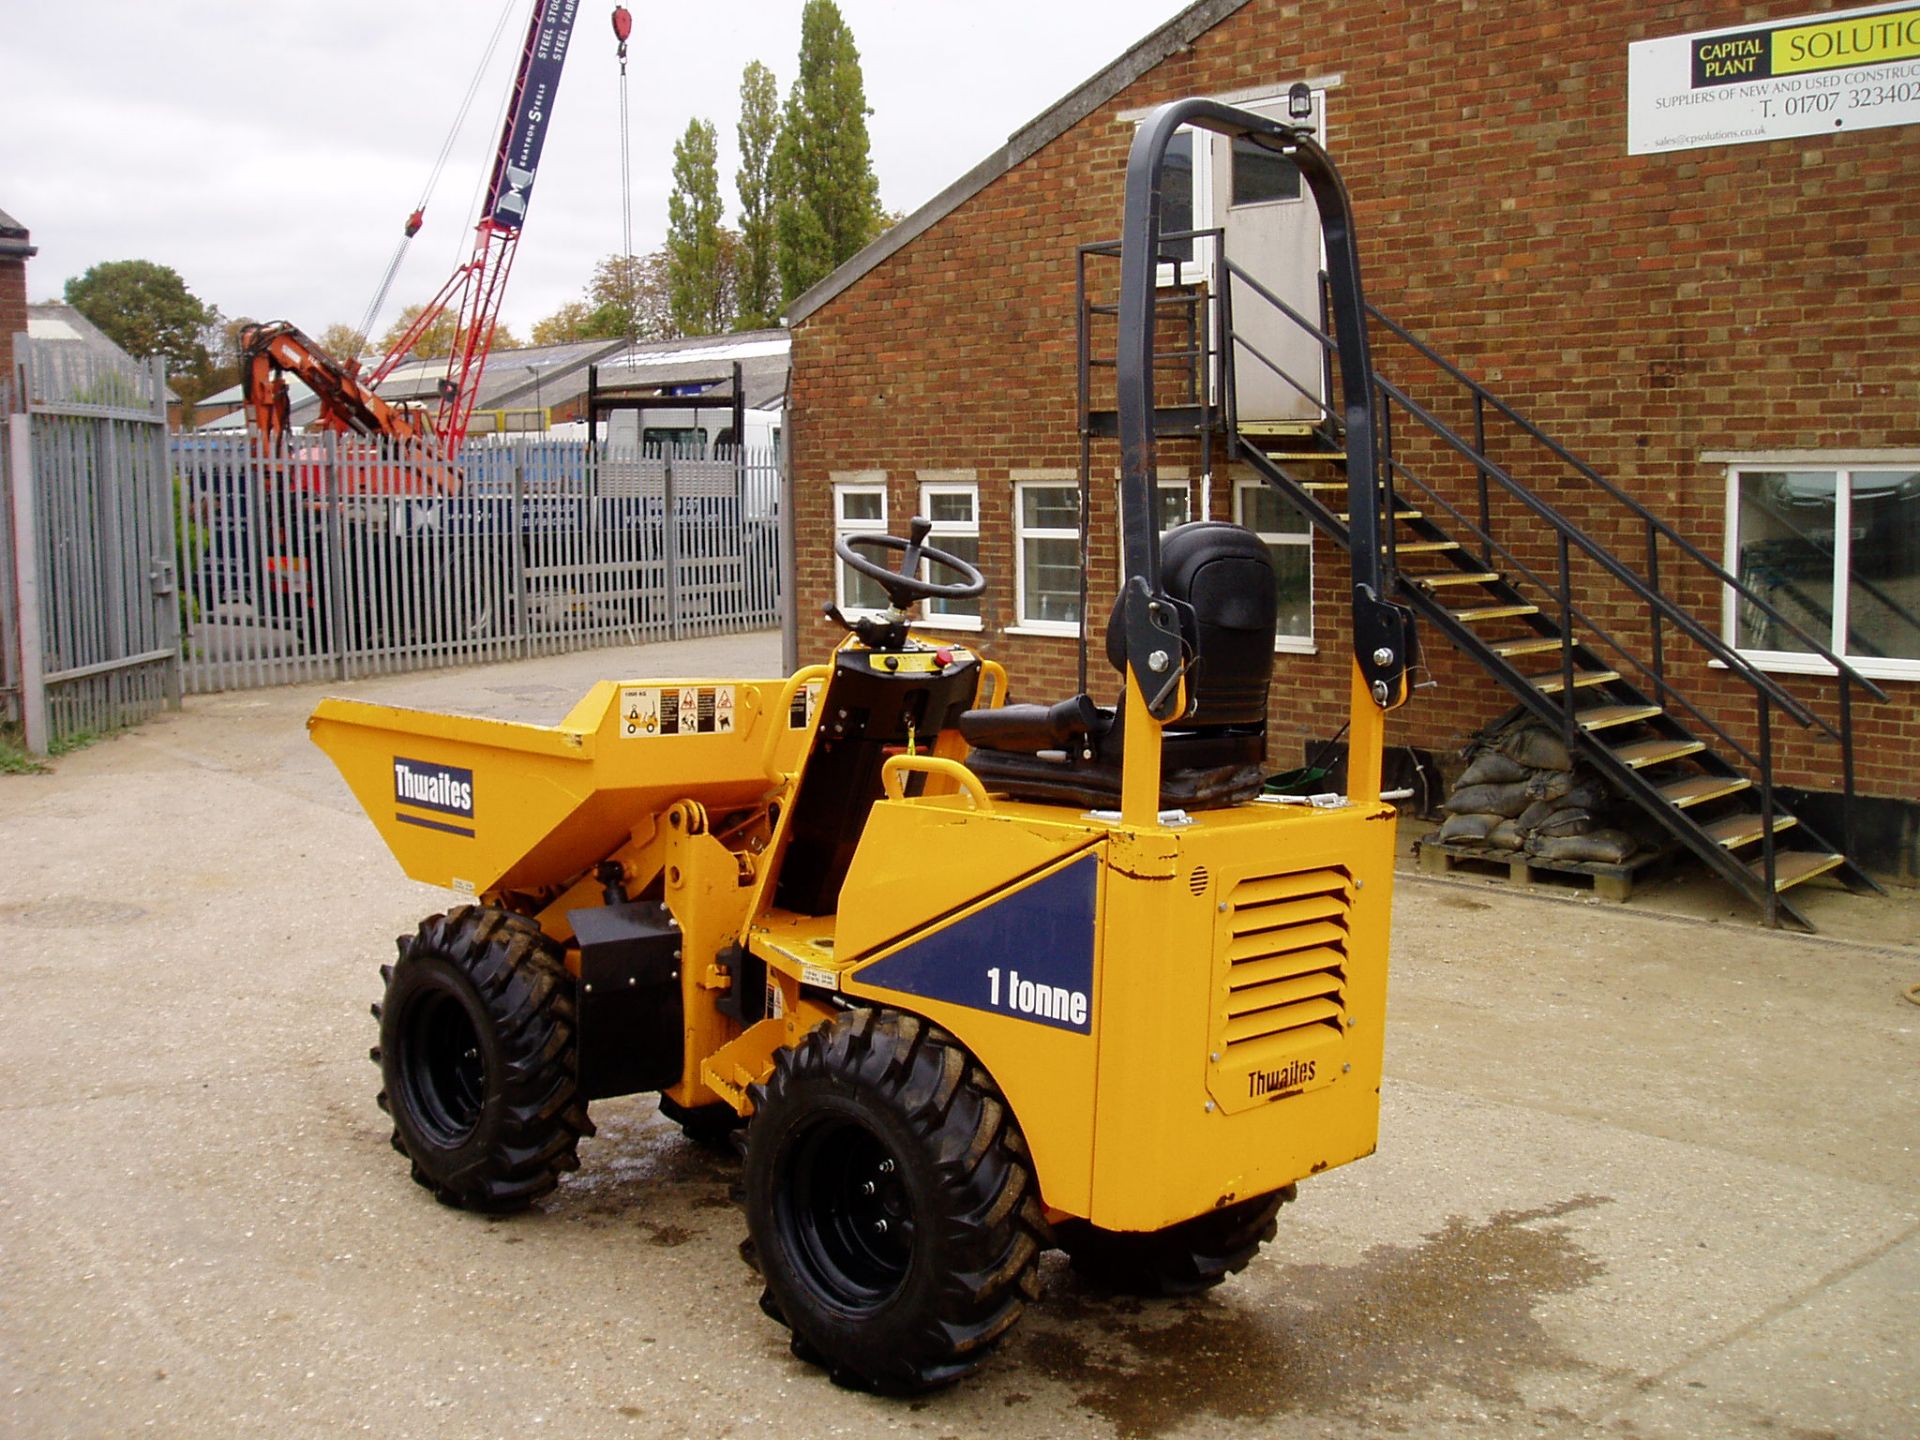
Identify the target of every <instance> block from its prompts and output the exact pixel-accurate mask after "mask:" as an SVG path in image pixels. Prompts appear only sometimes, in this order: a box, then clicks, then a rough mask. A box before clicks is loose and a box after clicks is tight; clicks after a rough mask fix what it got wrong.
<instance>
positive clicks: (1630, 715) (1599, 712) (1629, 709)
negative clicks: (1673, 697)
mask: <svg viewBox="0 0 1920 1440" xmlns="http://www.w3.org/2000/svg"><path fill="white" fill-rule="evenodd" d="M1660 713H1661V710H1660V707H1659V706H1658V705H1595V706H1594V707H1593V708H1592V709H1590V710H1578V711H1575V712H1574V716H1573V718H1574V719H1575V720H1578V721H1579V722H1580V728H1581V729H1582V730H1585V731H1587V732H1589V733H1591V732H1593V731H1595V730H1610V729H1612V728H1613V727H1614V726H1615V725H1631V724H1633V723H1634V721H1636V720H1651V719H1652V718H1653V717H1654V716H1656V715H1658V714H1660Z"/></svg>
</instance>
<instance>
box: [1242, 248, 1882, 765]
mask: <svg viewBox="0 0 1920 1440" xmlns="http://www.w3.org/2000/svg"><path fill="white" fill-rule="evenodd" d="M1225 263H1226V268H1227V270H1228V272H1229V273H1230V274H1231V275H1233V277H1234V278H1235V279H1238V280H1241V281H1244V282H1245V283H1246V284H1247V286H1248V287H1249V288H1250V289H1252V290H1253V291H1254V293H1255V294H1257V295H1259V296H1260V298H1261V299H1263V300H1265V301H1267V302H1268V303H1269V304H1270V305H1272V306H1274V307H1275V308H1276V309H1278V310H1279V311H1280V312H1281V313H1282V314H1283V315H1285V316H1286V317H1287V319H1289V320H1291V321H1292V322H1293V323H1294V324H1295V325H1297V326H1299V327H1300V328H1302V329H1303V330H1305V331H1306V332H1307V333H1308V335H1309V336H1311V337H1312V338H1313V339H1314V340H1315V341H1317V342H1318V343H1319V344H1320V346H1321V347H1322V348H1323V349H1325V348H1327V347H1329V346H1331V345H1332V343H1333V341H1332V337H1330V336H1328V335H1327V334H1326V333H1325V332H1323V331H1322V330H1321V329H1320V328H1319V327H1318V326H1317V325H1315V324H1313V322H1312V321H1310V320H1308V319H1307V318H1306V317H1305V316H1303V315H1302V314H1300V312H1299V311H1297V310H1295V309H1294V308H1293V307H1292V306H1291V305H1289V304H1287V302H1286V301H1284V300H1282V299H1281V298H1280V297H1279V296H1277V295H1275V294H1274V293H1273V292H1272V291H1271V290H1269V289H1267V287H1266V286H1264V285H1262V284H1261V283H1260V282H1259V281H1258V280H1256V279H1254V278H1253V277H1252V276H1251V275H1249V274H1247V273H1246V271H1244V270H1242V269H1241V268H1240V267H1239V266H1238V265H1236V264H1234V263H1233V262H1232V261H1230V260H1229V261H1226V262H1225ZM1367 311H1368V314H1369V316H1370V317H1371V318H1373V319H1377V320H1380V321H1381V322H1382V323H1383V324H1385V325H1386V326H1387V328H1388V329H1390V330H1392V331H1393V332H1394V333H1395V334H1396V335H1399V336H1401V337H1402V338H1406V339H1408V340H1409V341H1410V343H1412V344H1413V346H1414V348H1415V349H1416V350H1418V351H1419V352H1420V353H1421V354H1422V355H1423V356H1424V357H1426V358H1428V359H1431V360H1433V361H1435V363H1437V364H1439V365H1440V366H1442V367H1443V368H1444V369H1445V370H1446V371H1447V372H1448V373H1449V374H1450V375H1452V376H1454V377H1455V378H1457V379H1459V380H1461V381H1462V382H1463V383H1464V384H1466V385H1468V386H1469V387H1470V388H1473V389H1474V390H1475V391H1476V393H1479V394H1486V392H1485V391H1484V389H1483V388H1482V387H1479V386H1477V385H1476V384H1475V382H1474V381H1473V380H1471V379H1470V378H1469V377H1467V376H1466V375H1464V374H1463V373H1462V372H1461V371H1460V370H1459V368H1458V367H1456V366H1454V365H1451V364H1449V363H1448V362H1447V361H1445V360H1443V359H1440V358H1439V357H1438V356H1435V355H1434V354H1433V352H1432V351H1430V350H1428V349H1427V348H1426V347H1425V346H1423V345H1421V344H1420V342H1419V341H1417V340H1412V337H1410V336H1408V335H1407V332H1406V331H1405V330H1404V329H1403V328H1402V327H1401V326H1399V325H1396V324H1394V323H1393V322H1392V321H1390V320H1387V319H1385V317H1383V316H1381V314H1380V312H1379V311H1378V310H1377V309H1376V308H1374V307H1373V306H1372V305H1369V306H1368V307H1367ZM1235 338H1236V340H1237V339H1238V337H1235ZM1374 381H1375V383H1376V384H1377V385H1378V386H1379V388H1380V391H1381V393H1382V394H1384V395H1386V396H1387V397H1388V398H1389V399H1391V400H1397V401H1399V402H1400V404H1401V405H1402V406H1403V407H1404V408H1405V409H1406V411H1407V413H1408V414H1409V415H1411V416H1412V417H1413V418H1414V419H1415V420H1417V421H1419V422H1420V424H1421V425H1422V426H1423V427H1424V428H1426V429H1427V430H1429V431H1431V432H1432V433H1434V434H1435V435H1437V436H1439V438H1440V439H1442V440H1444V441H1446V442H1447V444H1448V445H1450V446H1451V447H1452V448H1453V449H1454V450H1456V451H1458V452H1459V453H1460V454H1461V455H1462V456H1463V457H1464V458H1466V459H1467V460H1470V461H1472V462H1473V464H1474V466H1475V468H1476V469H1477V470H1478V471H1479V472H1480V473H1481V474H1482V475H1483V476H1487V477H1489V478H1492V479H1494V480H1497V481H1499V482H1500V484H1501V486H1502V488H1504V489H1505V490H1506V491H1507V492H1508V493H1509V494H1510V495H1512V496H1513V497H1514V498H1515V499H1516V500H1518V501H1520V502H1521V503H1522V504H1523V505H1525V506H1527V507H1528V508H1529V509H1531V510H1532V511H1533V512H1534V513H1535V514H1537V515H1539V516H1540V518H1541V519H1543V520H1545V521H1546V522H1547V523H1548V524H1549V525H1551V526H1552V527H1553V528H1554V529H1555V530H1556V531H1558V532H1559V533H1561V534H1564V535H1566V536H1567V537H1568V538H1569V539H1571V540H1572V541H1574V543H1576V544H1578V545H1579V546H1580V548H1581V549H1582V550H1584V551H1585V552H1586V553H1587V554H1588V555H1590V556H1591V557H1592V558H1593V559H1594V560H1596V561H1598V562H1599V563H1600V564H1601V565H1602V566H1603V567H1605V568H1606V569H1607V570H1608V571H1609V572H1610V573H1611V574H1612V575H1613V576H1614V578H1615V579H1617V580H1619V581H1621V582H1622V583H1623V584H1625V585H1626V586H1627V587H1628V589H1630V590H1632V591H1633V592H1634V594H1636V595H1638V596H1639V597H1640V598H1641V599H1642V600H1644V601H1645V602H1647V604H1648V605H1649V606H1650V607H1651V608H1652V609H1654V610H1655V611H1656V612H1657V613H1659V614H1661V615H1663V616H1664V617H1665V618H1667V619H1668V620H1671V621H1673V622H1674V623H1675V624H1677V625H1679V626H1680V628H1681V629H1682V630H1684V631H1685V632H1686V633H1687V634H1688V635H1689V636H1690V637H1691V638H1692V639H1693V640H1694V641H1695V643H1697V644H1699V645H1700V646H1701V647H1702V648H1704V649H1705V650H1707V651H1708V652H1709V653H1710V654H1711V655H1712V656H1713V657H1714V658H1715V659H1716V660H1719V661H1720V662H1721V663H1722V664H1723V665H1725V666H1726V667H1727V668H1728V669H1729V670H1731V671H1733V672H1734V673H1735V674H1737V675H1739V676H1740V678H1741V679H1743V680H1745V681H1746V682H1747V683H1748V685H1749V686H1751V687H1753V688H1755V689H1759V690H1764V691H1765V692H1766V693H1767V694H1768V695H1770V696H1771V697H1772V698H1773V701H1774V703H1775V704H1777V705H1779V706H1780V708H1781V709H1782V710H1784V711H1785V712H1786V713H1787V714H1789V715H1791V716H1792V717H1793V718H1794V720H1795V721H1797V722H1798V723H1799V724H1800V725H1801V727H1802V728H1806V727H1809V726H1818V727H1819V728H1820V729H1822V730H1824V731H1825V732H1826V733H1827V734H1828V735H1830V736H1832V737H1833V738H1834V739H1836V740H1837V739H1839V738H1840V736H1839V733H1838V732H1837V731H1835V730H1834V729H1833V727H1832V726H1830V725H1828V724H1827V723H1826V722H1825V721H1824V720H1822V719H1820V717H1819V716H1817V715H1815V714H1814V713H1813V711H1811V710H1809V709H1807V708H1806V706H1805V705H1803V704H1801V703H1800V701H1799V700H1798V699H1797V698H1795V697H1794V696H1793V695H1792V694H1791V693H1789V692H1788V691H1787V690H1785V689H1784V688H1782V687H1781V686H1780V684H1779V683H1778V682H1777V681H1775V680H1774V679H1773V678H1772V677H1771V676H1769V675H1766V674H1764V673H1763V672H1762V671H1760V670H1758V669H1756V668H1754V666H1753V665H1752V664H1751V663H1750V662H1749V661H1747V660H1746V659H1745V658H1744V657H1742V656H1741V655H1740V654H1739V653H1738V652H1737V651H1735V650H1734V649H1732V648H1731V647H1730V646H1728V645H1727V644H1726V643H1725V642H1724V641H1722V640H1720V639H1719V637H1717V636H1715V635H1714V634H1713V633H1712V632H1711V631H1709V630H1707V629H1706V627H1704V626H1703V625H1701V624H1700V622H1699V621H1698V620H1696V619H1694V617H1693V616H1692V614H1691V613H1689V612H1688V611H1686V610H1683V609H1681V608H1680V607H1679V606H1678V605H1675V604H1674V603H1673V601H1671V600H1670V599H1668V598H1667V597H1666V595H1664V594H1663V593H1661V592H1660V591H1657V590H1654V589H1652V588H1651V587H1649V586H1648V585H1647V584H1646V583H1645V582H1644V581H1642V580H1641V579H1640V577H1639V576H1638V575H1636V574H1635V573H1634V572H1633V570H1632V569H1631V568H1630V567H1629V566H1628V565H1627V564H1626V563H1625V562H1624V561H1622V560H1620V559H1619V558H1618V557H1616V556H1615V555H1614V554H1613V553H1612V552H1611V551H1609V550H1607V549H1606V548H1605V547H1604V546H1602V545H1600V544H1599V542H1598V541H1595V540H1593V539H1592V538H1591V537H1589V536H1588V535H1587V534H1586V533H1585V532H1584V531H1582V530H1580V529H1578V528H1577V527H1575V526H1574V525H1573V524H1572V523H1571V522H1570V521H1568V520H1567V519H1566V518H1565V517H1564V516H1562V515H1561V514H1560V513H1559V512H1558V511H1557V510H1555V509H1554V508H1553V507H1552V506H1550V505H1548V504H1547V503H1546V502H1545V501H1543V500H1541V499H1540V498H1539V497H1538V496H1536V495H1535V494H1534V493H1533V492H1532V491H1531V490H1529V489H1527V487H1526V486H1524V485H1522V484H1520V483H1519V482H1518V481H1517V480H1515V479H1514V478H1513V477H1512V476H1511V475H1509V474H1508V473H1507V472H1506V470H1505V469H1503V468H1502V467H1501V466H1499V465H1497V464H1495V463H1494V462H1493V461H1492V460H1491V459H1489V458H1488V456H1487V454H1486V451H1485V449H1484V447H1483V446H1476V445H1474V444H1473V443H1471V442H1469V441H1467V440H1465V439H1462V438H1461V437H1460V436H1459V435H1457V434H1455V433H1454V431H1453V430H1452V429H1451V428H1450V427H1449V426H1447V425H1446V423H1445V422H1443V421H1442V420H1440V419H1439V418H1438V417H1437V416H1435V415H1434V414H1433V413H1432V412H1431V411H1429V410H1427V409H1426V407H1424V406H1422V405H1420V404H1419V403H1418V402H1417V401H1415V400H1414V399H1413V398H1412V397H1411V396H1410V395H1408V394H1407V393H1406V392H1405V391H1404V390H1401V389H1400V388H1399V387H1398V386H1396V385H1394V384H1393V383H1392V382H1391V381H1389V380H1387V379H1386V377H1384V376H1382V375H1380V374H1379V373H1378V372H1376V373H1375V375H1374ZM1487 398H1488V399H1490V400H1493V402H1494V404H1495V405H1496V407H1497V408H1499V409H1500V410H1501V412H1502V413H1503V414H1508V415H1510V416H1511V415H1512V414H1513V412H1512V411H1511V410H1510V408H1509V407H1507V406H1506V405H1505V404H1504V403H1503V402H1501V401H1499V400H1498V399H1497V398H1495V397H1493V396H1491V395H1487ZM1513 418H1515V419H1516V420H1518V417H1517V416H1514V417H1513ZM1520 423H1525V422H1520ZM1532 433H1536V434H1537V432H1532ZM1546 443H1547V444H1548V445H1550V446H1551V447H1552V448H1553V450H1554V452H1555V454H1556V455H1559V456H1562V457H1565V458H1567V459H1568V460H1569V461H1570V462H1571V463H1573V464H1574V465H1575V466H1576V468H1579V469H1580V470H1582V472H1583V473H1593V472H1592V470H1591V467H1590V466H1586V465H1585V464H1584V463H1583V462H1580V461H1578V460H1576V459H1574V458H1573V457H1571V456H1570V455H1568V453H1567V451H1566V450H1565V448H1564V447H1563V446H1561V445H1559V444H1558V442H1555V441H1552V440H1550V439H1549V440H1547V441H1546ZM1595 478H1599V477H1597V475H1596V477H1595ZM1600 483H1601V484H1603V485H1605V486H1606V488H1607V489H1608V491H1609V492H1610V493H1612V494H1614V495H1617V496H1621V498H1622V499H1625V500H1626V501H1627V503H1628V504H1630V505H1631V506H1633V507H1634V509H1635V511H1636V513H1638V514H1639V515H1640V516H1641V518H1643V519H1645V520H1647V521H1648V522H1649V523H1651V524H1653V525H1656V526H1659V527H1660V528H1661V530H1662V533H1667V534H1671V532H1672V527H1670V526H1668V525H1666V523H1665V522H1664V521H1662V520H1660V519H1659V518H1658V517H1657V516H1654V515H1652V514H1651V512H1649V511H1647V510H1646V507H1644V506H1642V505H1640V504H1639V502H1637V501H1634V500H1632V499H1631V498H1630V497H1626V496H1624V495H1623V494H1622V492H1620V491H1619V490H1618V489H1616V488H1615V487H1614V486H1612V485H1611V484H1609V483H1608V482H1606V481H1605V480H1604V479H1601V481H1600ZM1430 493H1431V492H1430ZM1474 528H1475V532H1476V534H1479V535H1480V537H1481V539H1482V540H1488V539H1489V538H1490V537H1488V536H1487V535H1486V534H1485V533H1484V532H1483V531H1481V530H1480V528H1479V527H1477V526H1476V527H1474ZM1502 548H1503V550H1504V547H1502ZM1687 548H1689V549H1691V547H1687ZM1696 553H1697V552H1696ZM1709 563H1711V562H1709ZM1714 568H1715V569H1718V567H1717V566H1716V567H1714ZM1720 573H1721V574H1722V575H1725V572H1724V571H1721V572H1720ZM1728 578H1729V579H1730V580H1731V577H1728ZM1732 583H1733V584H1735V585H1736V586H1737V587H1738V588H1739V589H1740V590H1741V591H1742V592H1743V593H1744V592H1745V591H1746V587H1745V586H1744V585H1740V584H1739V582H1738V581H1733V582H1732ZM1757 598H1758V597H1756V599H1757ZM1760 603H1761V604H1763V605H1764V604H1765V603H1766V602H1765V601H1761V602H1760ZM1768 608H1769V609H1771V607H1768ZM1786 623H1788V624H1791V623H1792V622H1791V621H1788V622H1786ZM1796 629H1797V627H1796ZM1622 653H1625V652H1624V651H1623V652H1622ZM1823 653H1825V652H1823ZM1848 673H1851V670H1850V669H1849V670H1848ZM1860 684H1861V685H1862V686H1863V687H1865V688H1868V689H1869V690H1870V691H1872V692H1873V693H1875V694H1877V695H1878V696H1879V698H1881V699H1883V700H1884V699H1885V698H1886V695H1885V693H1884V692H1883V691H1880V690H1879V689H1878V687H1877V686H1873V685H1872V684H1871V682H1869V681H1866V680H1864V679H1863V680H1861V681H1860Z"/></svg>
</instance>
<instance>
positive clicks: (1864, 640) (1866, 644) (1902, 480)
mask: <svg viewBox="0 0 1920 1440" xmlns="http://www.w3.org/2000/svg"><path fill="white" fill-rule="evenodd" d="M1852 484H1853V496H1852V499H1853V520H1852V524H1851V526H1850V527H1849V528H1850V530H1851V531H1852V535H1851V540H1852V545H1853V553H1852V560H1853V564H1852V567H1851V571H1850V573H1849V574H1848V576H1847V649H1846V653H1847V654H1848V655H1850V656H1853V655H1858V656H1868V657H1873V658H1876V659H1877V658H1880V657H1882V656H1884V657H1886V658H1889V659H1899V660H1920V471H1911V470H1910V471H1907V472H1905V473H1897V474H1889V473H1881V474H1872V473H1862V472H1861V471H1857V470H1856V471H1855V472H1854V473H1853V475H1852Z"/></svg>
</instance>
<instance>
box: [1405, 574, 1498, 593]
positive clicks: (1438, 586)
mask: <svg viewBox="0 0 1920 1440" xmlns="http://www.w3.org/2000/svg"><path fill="white" fill-rule="evenodd" d="M1400 578H1401V579H1403V580H1411V581H1412V582H1413V583H1414V584H1415V585H1418V586H1419V587H1420V588H1421V589H1422V590H1443V589H1445V588H1446V587H1447V586H1449V585H1487V584H1491V583H1492V582H1493V581H1495V580H1498V579H1499V578H1500V576H1499V575H1498V574H1497V573H1496V572H1494V571H1492V570H1462V571H1460V572H1459V573H1457V574H1456V573H1454V572H1452V571H1442V572H1441V573H1440V574H1438V575H1402V576H1401V577H1400Z"/></svg>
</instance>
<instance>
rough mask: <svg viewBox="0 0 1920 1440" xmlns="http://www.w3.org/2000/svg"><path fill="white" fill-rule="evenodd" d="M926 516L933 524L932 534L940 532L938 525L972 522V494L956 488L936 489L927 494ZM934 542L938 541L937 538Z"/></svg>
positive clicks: (936, 534) (967, 523)
mask: <svg viewBox="0 0 1920 1440" xmlns="http://www.w3.org/2000/svg"><path fill="white" fill-rule="evenodd" d="M927 518H928V519H929V520H931V521H933V523H934V525H935V527H936V528H935V530H934V532H933V533H934V535H935V536H936V537H937V536H938V535H939V533H940V531H939V529H938V528H937V527H939V526H940V525H942V524H946V525H971V524H973V496H971V495H969V494H967V493H965V492H964V491H958V490H936V491H934V493H933V494H931V495H929V496H927ZM935 543H936V544H937V543H939V542H938V540H936V541H935Z"/></svg>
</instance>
